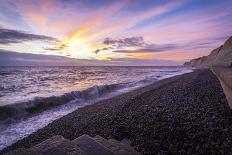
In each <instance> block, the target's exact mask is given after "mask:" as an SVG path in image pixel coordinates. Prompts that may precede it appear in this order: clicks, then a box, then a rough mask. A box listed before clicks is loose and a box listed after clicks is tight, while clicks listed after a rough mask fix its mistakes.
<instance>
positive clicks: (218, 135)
mask: <svg viewBox="0 0 232 155" xmlns="http://www.w3.org/2000/svg"><path fill="white" fill-rule="evenodd" d="M83 134H88V135H91V136H95V135H100V136H102V137H104V138H106V139H109V138H114V139H116V140H122V139H125V138H127V139H129V140H130V142H131V146H132V147H134V149H135V150H137V151H138V152H140V153H142V154H157V153H166V154H168V153H182V154H213V153H217V154H229V153H232V148H231V144H232V110H231V109H230V108H229V105H228V103H227V100H226V97H225V95H224V93H223V90H222V88H221V85H220V83H219V81H218V79H217V78H216V76H215V75H214V74H213V73H212V72H211V71H210V70H208V69H204V70H195V71H194V72H192V73H187V74H184V75H179V76H175V77H172V78H168V79H164V80H161V81H158V82H155V83H153V84H151V85H148V86H146V87H143V88H139V89H137V90H134V91H131V92H128V93H125V94H122V95H118V96H115V97H113V98H110V99H106V100H102V101H100V102H97V103H95V104H92V105H88V106H85V107H83V108H80V109H78V110H76V111H74V112H72V113H70V114H68V115H66V116H64V117H62V118H60V119H58V120H55V121H54V122H52V123H50V124H49V125H48V126H46V127H44V128H42V129H40V130H38V131H37V132H34V133H33V134H31V135H29V136H28V137H26V138H24V139H22V140H20V141H18V142H16V143H15V144H13V145H11V146H10V147H7V148H5V149H4V150H3V151H4V152H7V151H9V150H13V149H16V148H21V147H25V148H27V147H31V146H34V145H36V144H38V143H40V142H42V141H44V140H46V139H48V138H50V137H52V136H55V135H62V136H63V137H65V138H67V139H70V140H73V139H75V138H76V137H79V136H81V135H83Z"/></svg>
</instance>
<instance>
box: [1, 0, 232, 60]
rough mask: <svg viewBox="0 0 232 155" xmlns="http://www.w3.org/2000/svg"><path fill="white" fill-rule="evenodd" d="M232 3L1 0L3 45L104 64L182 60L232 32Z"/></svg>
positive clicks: (209, 0)
mask: <svg viewBox="0 0 232 155" xmlns="http://www.w3.org/2000/svg"><path fill="white" fill-rule="evenodd" d="M231 6H232V1H231V0H220V1H219V0H192V1H191V0H178V1H171V0H115V1H113V0H1V1H0V49H1V50H5V51H14V52H21V53H32V54H45V55H59V56H67V57H71V58H76V59H88V60H94V61H97V60H99V61H102V62H104V63H108V62H110V61H114V60H115V61H116V60H118V61H119V60H120V61H121V62H122V63H123V62H127V61H133V63H136V61H138V62H139V61H140V60H143V61H152V60H154V62H155V61H164V62H165V63H167V64H168V63H169V61H170V62H178V63H182V62H184V61H187V60H189V59H192V58H196V57H199V56H203V55H207V54H209V52H210V51H211V50H212V49H214V48H216V47H217V46H219V45H221V44H222V43H223V42H224V41H225V40H226V38H228V37H229V36H231V35H232V7H231ZM0 54H1V53H0Z"/></svg>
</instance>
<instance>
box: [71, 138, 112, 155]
mask: <svg viewBox="0 0 232 155" xmlns="http://www.w3.org/2000/svg"><path fill="white" fill-rule="evenodd" d="M72 142H73V143H74V144H76V145H78V146H79V147H80V149H81V150H82V151H83V152H84V153H85V154H87V155H115V154H114V153H113V152H112V151H111V150H110V149H108V148H107V147H105V146H104V145H102V144H101V143H98V142H97V141H96V140H95V139H93V138H91V137H90V136H88V135H82V136H80V137H78V138H76V139H74V140H73V141H72Z"/></svg>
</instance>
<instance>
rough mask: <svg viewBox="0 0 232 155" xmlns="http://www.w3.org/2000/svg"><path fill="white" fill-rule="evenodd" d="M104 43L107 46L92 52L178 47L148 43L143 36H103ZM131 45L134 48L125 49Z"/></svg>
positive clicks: (139, 51) (148, 50) (142, 51)
mask: <svg viewBox="0 0 232 155" xmlns="http://www.w3.org/2000/svg"><path fill="white" fill-rule="evenodd" d="M103 44H104V45H107V46H109V47H104V48H102V49H96V50H95V51H93V53H96V54H98V53H99V52H101V51H105V50H110V49H114V50H113V51H112V52H114V53H150V52H163V51H169V50H173V49H176V48H178V47H179V46H178V45H176V44H163V45H158V44H148V43H145V42H144V39H143V37H141V36H140V37H130V38H123V39H112V38H105V39H104V41H103ZM128 47H133V48H136V49H135V50H127V49H126V48H128Z"/></svg>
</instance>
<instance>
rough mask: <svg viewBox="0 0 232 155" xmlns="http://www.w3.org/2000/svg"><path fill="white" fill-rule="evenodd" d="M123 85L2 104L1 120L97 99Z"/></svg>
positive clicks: (98, 87)
mask: <svg viewBox="0 0 232 155" xmlns="http://www.w3.org/2000/svg"><path fill="white" fill-rule="evenodd" d="M122 87H123V84H111V85H99V86H98V85H95V86H93V87H90V88H88V89H86V90H83V91H72V92H69V93H65V94H63V95H61V96H51V97H47V98H41V97H36V98H34V99H33V100H30V101H28V102H21V103H17V104H11V105H5V106H0V121H5V120H7V119H12V118H13V119H19V118H22V117H25V116H27V115H30V114H34V113H36V112H39V111H42V110H46V109H49V108H52V107H56V106H59V105H62V104H65V103H68V102H70V101H73V100H81V101H88V100H93V99H97V98H99V97H102V96H104V95H106V94H108V93H111V92H113V91H116V90H117V89H120V88H122Z"/></svg>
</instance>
